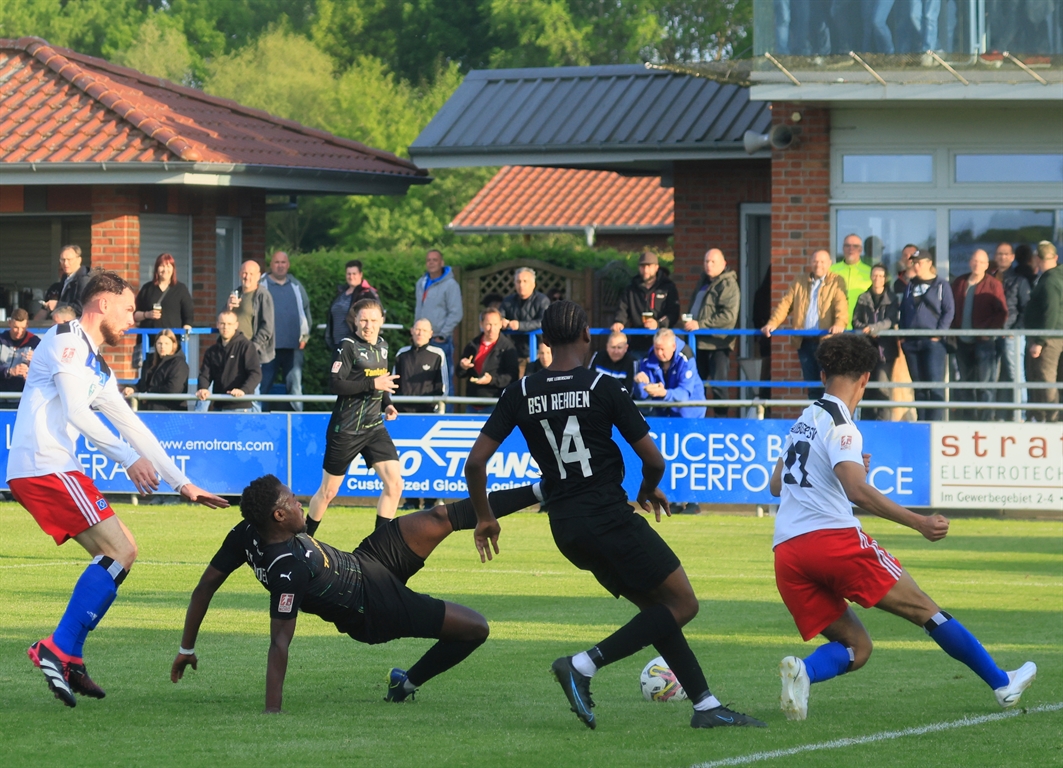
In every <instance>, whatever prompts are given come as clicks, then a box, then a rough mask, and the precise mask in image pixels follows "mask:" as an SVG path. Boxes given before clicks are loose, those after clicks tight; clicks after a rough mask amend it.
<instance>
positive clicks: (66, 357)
mask: <svg viewBox="0 0 1063 768" xmlns="http://www.w3.org/2000/svg"><path fill="white" fill-rule="evenodd" d="M73 360H74V348H73V347H64V348H63V362H64V363H70V362H73Z"/></svg>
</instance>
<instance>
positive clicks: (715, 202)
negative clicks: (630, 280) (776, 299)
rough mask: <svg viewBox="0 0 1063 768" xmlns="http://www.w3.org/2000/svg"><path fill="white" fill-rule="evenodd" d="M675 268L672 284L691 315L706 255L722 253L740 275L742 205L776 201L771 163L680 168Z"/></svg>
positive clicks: (717, 163) (738, 162)
mask: <svg viewBox="0 0 1063 768" xmlns="http://www.w3.org/2000/svg"><path fill="white" fill-rule="evenodd" d="M674 174H675V191H674V198H675V246H674V249H675V263H674V265H673V274H672V279H673V280H675V283H676V286H678V288H679V298H680V302H681V304H682V305H683V310H684V311H686V309H687V303H688V302H689V301H690V295H691V294H692V293H693V291H694V287H695V286H696V285H697V283H698V280H700V279H701V274H702V264H703V262H704V257H705V251H707V250H708V249H709V248H719V249H720V250H722V251H723V252H724V255H725V256H726V257H727V265H728V266H729V267H731V268H732V269H734V270H735V271H736V272H737V271H738V248H739V238H740V237H741V222H740V221H739V205H741V204H742V203H766V202H768V201H770V200H771V180H772V179H771V165H770V164H769V163H768V162H767V161H766V160H716V161H711V160H708V161H700V162H686V163H684V162H678V163H676V164H675V170H674Z"/></svg>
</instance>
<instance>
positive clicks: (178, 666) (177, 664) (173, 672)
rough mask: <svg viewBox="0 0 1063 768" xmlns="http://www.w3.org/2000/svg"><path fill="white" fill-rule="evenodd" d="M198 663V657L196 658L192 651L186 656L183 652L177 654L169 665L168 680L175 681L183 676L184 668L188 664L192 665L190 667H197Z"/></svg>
mask: <svg viewBox="0 0 1063 768" xmlns="http://www.w3.org/2000/svg"><path fill="white" fill-rule="evenodd" d="M198 664H199V659H197V658H196V655H195V654H194V653H193V654H192V655H190V656H187V655H185V654H183V653H179V654H177V658H175V659H174V660H173V666H172V667H170V682H171V683H176V682H177V681H178V680H180V679H181V678H182V677H184V676H185V668H186V667H188V666H189V665H191V666H192V669H198V666H197V665H198Z"/></svg>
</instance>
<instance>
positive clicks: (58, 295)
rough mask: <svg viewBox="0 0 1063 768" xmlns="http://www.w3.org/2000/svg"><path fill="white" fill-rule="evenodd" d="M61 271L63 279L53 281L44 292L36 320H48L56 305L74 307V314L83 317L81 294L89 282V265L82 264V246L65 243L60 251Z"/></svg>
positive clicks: (35, 316) (34, 317)
mask: <svg viewBox="0 0 1063 768" xmlns="http://www.w3.org/2000/svg"><path fill="white" fill-rule="evenodd" d="M59 271H60V272H61V273H62V280H60V281H59V282H57V283H52V284H51V285H50V286H48V290H47V291H46V292H45V294H44V302H43V303H42V304H41V308H40V311H38V312H37V314H36V315H34V316H33V319H34V320H47V319H48V315H49V314H50V313H51V312H53V311H54V310H55V308H56V307H61V306H68V307H72V308H73V310H74V314H75V315H76V316H77V317H81V294H82V293H84V291H85V286H86V285H88V284H89V270H88V267H83V266H81V247H80V246H77V245H64V246H63V247H62V248H61V249H60V251H59Z"/></svg>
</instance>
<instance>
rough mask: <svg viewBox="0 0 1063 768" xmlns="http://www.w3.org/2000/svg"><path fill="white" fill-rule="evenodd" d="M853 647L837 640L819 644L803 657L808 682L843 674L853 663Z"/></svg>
mask: <svg viewBox="0 0 1063 768" xmlns="http://www.w3.org/2000/svg"><path fill="white" fill-rule="evenodd" d="M853 659H854V656H853V649H852V648H848V647H846V646H844V645H842V644H841V643H838V642H830V643H827V644H825V645H821V646H820V647H819V648H817V649H816V650H814V651H812V653H811V654H810V655H809V656H807V657H806V658H805V660H804V661H805V671H806V672H808V682H809V683H822V682H823V681H824V680H830V679H831V678H832V677H837V676H838V675H844V674H845V673H846V672H848V671H849V667H850V666H851V665H852V663H853Z"/></svg>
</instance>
